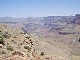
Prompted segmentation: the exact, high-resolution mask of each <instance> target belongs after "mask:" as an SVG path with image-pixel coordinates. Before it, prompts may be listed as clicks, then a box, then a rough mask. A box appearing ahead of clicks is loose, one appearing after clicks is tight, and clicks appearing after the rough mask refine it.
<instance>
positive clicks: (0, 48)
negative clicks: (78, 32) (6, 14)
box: [0, 24, 80, 60]
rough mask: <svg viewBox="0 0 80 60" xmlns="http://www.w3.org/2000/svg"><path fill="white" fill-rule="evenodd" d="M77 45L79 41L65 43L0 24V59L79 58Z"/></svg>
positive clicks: (64, 59)
mask: <svg viewBox="0 0 80 60" xmlns="http://www.w3.org/2000/svg"><path fill="white" fill-rule="evenodd" d="M64 31H65V30H64ZM69 36H70V35H69ZM69 36H67V37H69ZM57 37H58V35H57ZM57 37H56V38H57ZM62 37H63V35H62ZM65 37H66V36H65V35H64V39H66V38H65ZM59 39H61V38H59ZM77 43H78V44H77ZM73 46H74V47H73ZM75 46H76V47H75ZM77 47H78V48H79V42H76V43H72V44H70V45H67V44H63V43H61V42H58V41H55V38H54V39H51V40H49V39H47V38H44V37H43V36H38V35H36V34H30V35H29V34H27V33H24V32H23V31H22V30H20V29H15V28H14V29H12V28H10V27H7V26H6V25H3V24H0V60H74V59H76V60H79V59H80V55H79V54H77V55H76V53H79V49H78V48H77ZM77 49H78V50H77ZM76 51H77V52H76Z"/></svg>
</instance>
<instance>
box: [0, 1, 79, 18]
mask: <svg viewBox="0 0 80 60" xmlns="http://www.w3.org/2000/svg"><path fill="white" fill-rule="evenodd" d="M75 14H80V0H0V17H5V16H8V17H43V16H69V15H75Z"/></svg>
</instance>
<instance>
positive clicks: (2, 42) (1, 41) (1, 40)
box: [0, 36, 4, 45]
mask: <svg viewBox="0 0 80 60" xmlns="http://www.w3.org/2000/svg"><path fill="white" fill-rule="evenodd" d="M0 44H2V45H4V39H3V37H2V36H0Z"/></svg>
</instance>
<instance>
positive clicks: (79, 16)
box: [73, 14, 80, 25]
mask: <svg viewBox="0 0 80 60" xmlns="http://www.w3.org/2000/svg"><path fill="white" fill-rule="evenodd" d="M73 23H75V24H79V25H80V14H76V15H75V17H74V20H73Z"/></svg>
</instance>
